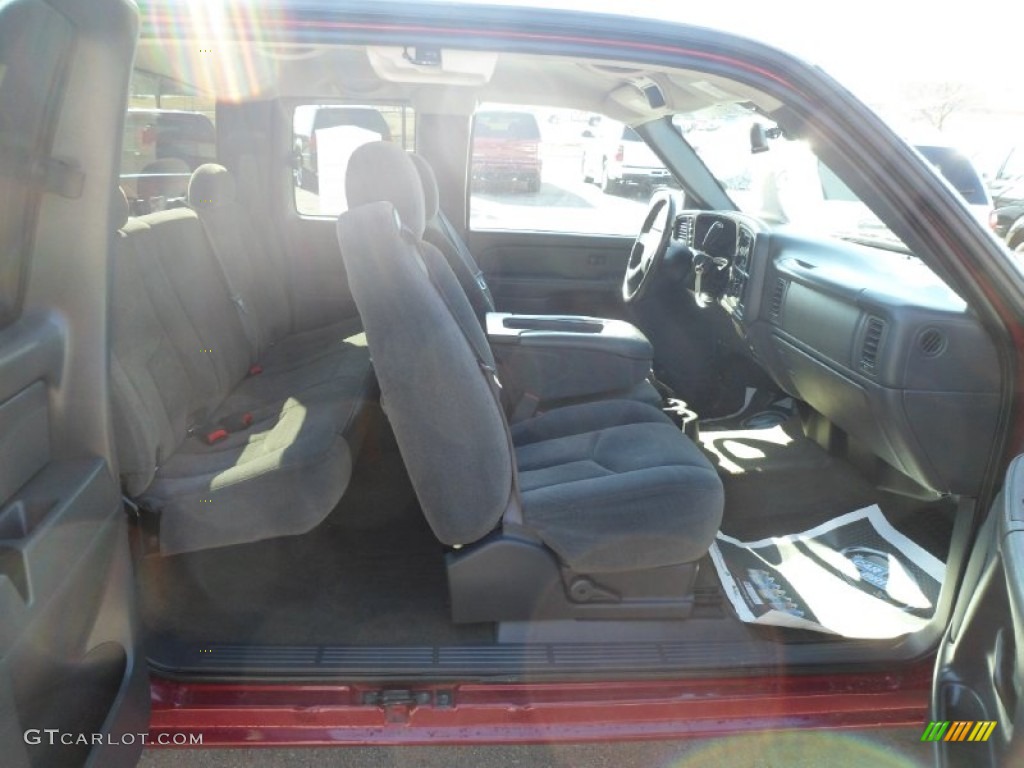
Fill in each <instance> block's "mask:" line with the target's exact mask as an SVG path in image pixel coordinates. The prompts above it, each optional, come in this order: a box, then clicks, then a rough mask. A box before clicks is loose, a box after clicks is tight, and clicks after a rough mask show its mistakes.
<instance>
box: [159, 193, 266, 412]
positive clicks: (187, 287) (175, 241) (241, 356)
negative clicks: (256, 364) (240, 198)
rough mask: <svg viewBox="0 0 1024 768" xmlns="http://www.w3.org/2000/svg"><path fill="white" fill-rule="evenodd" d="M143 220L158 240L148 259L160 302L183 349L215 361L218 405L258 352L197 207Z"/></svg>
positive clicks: (189, 355)
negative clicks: (222, 272)
mask: <svg viewBox="0 0 1024 768" xmlns="http://www.w3.org/2000/svg"><path fill="white" fill-rule="evenodd" d="M140 221H142V222H144V223H146V224H148V225H149V227H150V230H151V231H152V238H153V240H154V242H155V244H156V248H155V249H154V250H153V251H152V253H151V256H150V258H149V259H148V260H147V262H148V263H147V268H148V271H147V280H148V281H149V285H150V286H151V288H152V291H151V293H152V299H153V302H154V305H155V306H156V307H157V311H158V313H159V316H160V317H161V319H162V320H163V321H164V323H165V325H166V326H167V327H168V328H169V329H172V330H171V332H172V336H173V337H174V338H175V339H176V341H177V342H178V346H179V349H180V350H181V352H182V354H183V355H184V356H185V357H186V358H187V359H188V360H189V361H190V362H192V363H193V364H194V365H196V366H199V367H201V365H202V364H201V363H200V362H199V361H200V360H202V359H205V360H209V361H210V362H211V363H212V364H213V367H214V370H215V372H216V375H217V389H216V391H214V392H211V393H210V395H211V397H210V403H211V407H214V406H215V405H216V404H217V403H219V402H220V401H221V400H222V399H223V398H224V397H226V396H227V394H228V393H229V392H230V391H231V390H232V389H233V388H234V387H235V386H236V385H237V384H238V382H239V381H241V380H242V379H244V378H245V377H246V375H248V372H249V367H250V365H251V364H252V363H253V361H254V360H255V359H256V358H255V354H256V352H255V350H254V349H253V348H252V347H251V345H250V342H249V339H248V337H247V336H246V332H245V328H244V326H243V324H242V320H241V318H240V316H239V313H238V308H237V307H236V306H235V304H234V303H233V302H232V301H231V296H230V295H229V293H228V289H227V286H226V285H225V283H224V277H223V275H222V274H221V273H220V270H219V267H218V266H217V261H216V259H215V258H214V257H213V254H212V252H211V251H210V245H209V243H208V242H207V239H206V235H205V234H204V233H203V228H202V225H201V224H200V222H199V217H198V216H197V215H196V213H195V212H194V211H191V210H189V209H187V208H179V209H175V210H171V211H161V212H160V213H151V214H148V215H147V216H142V217H140Z"/></svg>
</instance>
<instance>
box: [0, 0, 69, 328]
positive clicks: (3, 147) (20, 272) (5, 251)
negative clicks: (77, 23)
mask: <svg viewBox="0 0 1024 768" xmlns="http://www.w3.org/2000/svg"><path fill="white" fill-rule="evenodd" d="M15 14H20V15H17V16H16V15H15ZM8 18H14V19H16V20H17V21H19V22H20V23H18V24H9V25H7V26H5V27H3V28H0V328H3V327H4V326H6V325H8V324H10V323H12V322H14V321H15V320H16V319H17V317H18V314H19V313H20V311H21V301H22V293H23V286H24V279H25V275H26V272H25V266H26V263H27V261H28V258H29V253H30V250H31V248H32V238H33V235H34V232H35V226H36V219H37V216H38V210H39V202H40V198H41V195H42V193H43V191H45V190H46V189H47V186H48V183H47V177H48V175H49V174H48V171H49V170H50V168H51V166H50V151H51V142H52V139H53V137H52V130H53V127H52V126H53V118H54V115H55V113H56V111H57V107H58V106H59V104H60V100H61V85H62V83H63V80H64V70H65V66H66V64H65V62H66V56H67V54H68V53H69V51H70V48H71V45H72V31H71V28H70V26H69V25H68V23H67V22H66V21H65V19H64V18H63V17H62V16H60V15H59V14H58V13H56V12H55V11H53V10H52V9H49V7H48V6H45V5H43V4H42V3H39V4H36V5H28V4H25V5H23V6H22V7H21V8H20V9H18V10H17V11H14V9H12V13H11V15H10V16H9V17H8Z"/></svg>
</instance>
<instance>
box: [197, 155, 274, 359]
mask: <svg viewBox="0 0 1024 768" xmlns="http://www.w3.org/2000/svg"><path fill="white" fill-rule="evenodd" d="M188 202H189V205H190V206H191V207H192V209H193V210H194V211H196V213H197V214H198V215H199V217H200V220H201V222H202V224H203V226H204V227H205V232H206V235H207V237H208V238H209V241H210V244H211V247H212V249H213V254H214V256H215V257H216V259H217V261H218V263H219V264H220V266H221V268H222V269H223V270H224V273H225V278H226V280H227V284H228V285H229V286H230V287H231V288H232V289H233V290H235V291H237V292H238V294H239V296H240V297H241V299H242V300H243V301H244V303H245V304H246V306H247V310H248V312H249V313H250V315H251V316H252V318H253V321H254V323H255V325H256V333H257V336H258V350H257V352H258V354H259V355H262V354H263V353H264V352H265V351H266V349H267V348H268V347H269V346H271V345H272V344H273V343H274V342H276V341H277V340H279V339H281V338H283V337H285V336H286V335H288V333H289V331H290V330H291V308H290V305H289V302H288V288H287V282H286V280H285V275H284V273H283V271H282V269H281V268H280V267H279V266H278V265H277V264H276V263H275V262H274V260H273V258H272V256H271V254H270V252H269V250H268V249H267V248H266V247H265V246H264V244H263V242H261V240H260V238H259V236H258V234H257V229H256V227H255V226H254V224H253V222H252V221H251V220H250V217H249V214H248V212H247V211H246V210H245V209H244V208H243V207H242V206H241V204H239V202H238V200H237V198H236V188H235V181H234V178H233V177H232V176H231V173H230V172H229V171H228V170H227V169H226V168H224V166H221V165H217V164H215V163H207V164H205V165H201V166H199V167H198V168H197V169H196V170H195V172H194V173H193V174H192V180H191V181H190V182H189V188H188Z"/></svg>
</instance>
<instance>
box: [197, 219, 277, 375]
mask: <svg viewBox="0 0 1024 768" xmlns="http://www.w3.org/2000/svg"><path fill="white" fill-rule="evenodd" d="M196 216H197V217H198V218H199V222H200V224H201V225H202V227H203V234H204V235H205V236H206V242H207V244H208V245H209V246H210V251H211V252H212V253H213V258H214V260H215V261H216V262H217V266H218V267H220V273H221V275H222V276H223V277H224V284H225V285H226V286H227V289H228V295H229V296H230V297H231V303H232V304H234V305H235V309H236V311H237V312H238V319H239V320H241V322H242V330H243V331H244V332H245V338H246V340H247V341H248V342H249V348H250V349H251V350H252V354H251V355H250V356H249V362H250V363H252V364H253V365H252V367H250V369H249V372H250V373H251V374H253V373H259V372H261V371H262V369H260V368H259V364H258V363H256V360H257V359H258V358H259V355H260V352H261V351H262V349H263V347H262V344H261V338H260V331H259V328H258V327H257V326H256V319H255V318H254V317H253V315H252V313H251V312H250V311H249V308H248V307H247V306H246V304H245V299H244V298H243V297H242V294H241V292H240V291H239V290H238V288H237V286H236V285H235V284H234V282H233V281H232V279H231V271H230V270H229V269H228V267H227V264H226V263H225V262H224V259H223V257H222V256H221V252H220V249H219V248H218V247H217V242H216V238H215V237H214V236H213V234H212V233H211V232H210V229H209V227H208V226H207V223H206V220H205V219H204V218H203V216H201V215H200V214H199V212H198V211H196ZM257 369H259V370H257Z"/></svg>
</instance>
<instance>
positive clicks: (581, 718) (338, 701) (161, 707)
mask: <svg viewBox="0 0 1024 768" xmlns="http://www.w3.org/2000/svg"><path fill="white" fill-rule="evenodd" d="M931 682H932V665H931V663H930V662H929V663H927V664H918V665H915V666H913V667H908V668H905V669H904V670H902V671H899V672H875V673H870V674H869V673H861V674H843V675H790V676H785V677H757V678H705V679H700V680H682V681H678V680H677V681H639V682H635V683H630V682H611V683H562V684H556V683H517V684H508V683H497V684H493V685H489V684H479V683H474V684H467V685H459V684H453V685H430V686H422V687H414V688H412V689H406V690H408V691H409V692H410V693H413V694H415V697H418V698H419V700H420V701H425V700H427V699H429V700H430V701H431V702H433V703H430V704H416V703H410V701H409V700H408V698H409V697H405V696H404V695H403V694H401V693H398V694H397V695H393V696H392V697H391V701H390V702H388V703H386V704H379V703H378V704H370V703H366V702H367V701H368V697H369V699H371V700H372V699H373V698H374V697H376V694H377V693H378V692H379V691H380V690H391V691H399V690H400V689H401V688H402V687H401V686H385V687H384V688H383V689H381V688H376V687H373V686H366V685H323V684H314V685H308V684H307V685H284V684H282V685H270V684H265V685H263V684H211V683H186V682H176V681H171V680H167V679H163V678H157V677H155V678H153V680H152V704H153V713H152V723H151V727H150V743H152V744H158V743H160V742H167V743H170V742H172V739H170V738H169V736H171V735H174V734H189V735H201V736H202V737H203V738H202V744H203V746H207V747H209V746H223V747H241V746H249V747H252V746H275V747H285V746H315V745H320V746H327V745H398V744H408V745H413V744H486V743H491V744H508V743H520V742H521V743H525V742H585V741H627V740H641V739H685V738H697V737H709V736H716V735H719V736H720V735H727V734H738V733H745V732H753V731H774V730H793V729H806V728H810V729H847V728H890V727H891V728H897V727H906V726H919V725H923V724H924V722H925V720H926V718H927V714H928V704H929V699H930V691H931ZM415 697H412V698H415ZM162 734H165V736H164V737H163V738H162V739H161V738H159V737H160V736H161V735H162ZM179 740H180V739H179Z"/></svg>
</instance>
